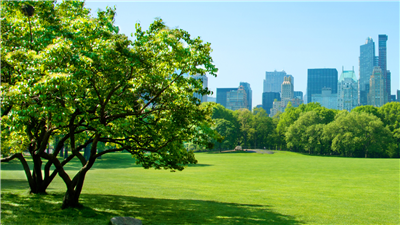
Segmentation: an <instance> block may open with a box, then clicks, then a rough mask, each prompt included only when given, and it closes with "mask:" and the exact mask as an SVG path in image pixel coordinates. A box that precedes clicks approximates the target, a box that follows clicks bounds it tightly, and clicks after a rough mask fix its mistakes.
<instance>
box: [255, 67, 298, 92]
mask: <svg viewBox="0 0 400 225" xmlns="http://www.w3.org/2000/svg"><path fill="white" fill-rule="evenodd" d="M287 76H289V77H291V78H292V83H293V84H294V78H293V76H292V75H289V74H286V72H285V71H281V72H278V71H276V70H275V71H274V72H265V80H264V87H263V92H279V93H281V85H282V82H283V80H284V77H287Z"/></svg>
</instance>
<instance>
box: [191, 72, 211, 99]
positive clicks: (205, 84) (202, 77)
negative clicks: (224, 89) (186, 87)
mask: <svg viewBox="0 0 400 225" xmlns="http://www.w3.org/2000/svg"><path fill="white" fill-rule="evenodd" d="M191 77H193V78H194V79H196V80H201V82H202V83H203V88H207V87H208V77H207V76H206V75H192V76H191ZM193 96H194V97H196V98H198V99H200V102H207V95H201V94H199V93H194V94H193Z"/></svg>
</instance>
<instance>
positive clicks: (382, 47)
mask: <svg viewBox="0 0 400 225" xmlns="http://www.w3.org/2000/svg"><path fill="white" fill-rule="evenodd" d="M387 40H388V37H387V35H386V34H380V35H379V61H378V63H379V64H378V66H379V67H380V68H381V70H382V76H383V79H384V80H385V92H386V96H387V97H388V100H387V101H389V96H390V93H391V92H390V78H389V77H388V76H387V64H386V63H387V59H386V41H387Z"/></svg>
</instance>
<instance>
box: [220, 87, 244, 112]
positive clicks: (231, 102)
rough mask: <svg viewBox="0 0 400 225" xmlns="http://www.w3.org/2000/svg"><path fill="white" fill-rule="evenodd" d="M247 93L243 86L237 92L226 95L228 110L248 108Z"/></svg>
mask: <svg viewBox="0 0 400 225" xmlns="http://www.w3.org/2000/svg"><path fill="white" fill-rule="evenodd" d="M248 105H249V104H248V102H247V92H246V90H245V89H244V87H243V86H242V85H240V87H239V88H238V89H237V90H233V91H230V92H228V93H226V108H227V109H230V110H238V109H243V108H246V109H247V108H248Z"/></svg>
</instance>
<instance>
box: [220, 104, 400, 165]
mask: <svg viewBox="0 0 400 225" xmlns="http://www.w3.org/2000/svg"><path fill="white" fill-rule="evenodd" d="M213 119H214V121H215V130H217V131H218V132H219V133H220V134H221V135H222V136H224V140H223V141H222V142H221V143H218V142H215V148H216V149H226V148H233V147H234V146H235V145H237V144H239V145H243V146H245V147H246V148H263V147H267V148H268V149H277V148H278V149H287V150H291V151H296V152H303V153H308V154H317V155H341V156H348V157H399V156H400V143H399V142H400V103H399V102H390V103H387V104H385V105H384V106H382V107H374V106H359V107H356V108H355V109H353V110H352V111H351V112H348V111H346V110H343V111H339V110H333V109H327V108H325V107H321V105H320V104H319V103H309V104H302V105H300V106H299V107H296V108H295V107H292V106H291V105H290V104H289V105H288V107H287V108H286V110H285V112H284V113H281V114H279V115H278V116H276V117H274V118H270V117H268V115H267V114H266V112H265V111H264V110H263V109H261V108H255V109H254V111H253V113H251V112H250V111H249V110H247V109H241V110H237V111H231V110H228V109H225V108H224V107H223V106H221V105H216V106H215V107H214V111H213Z"/></svg>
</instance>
